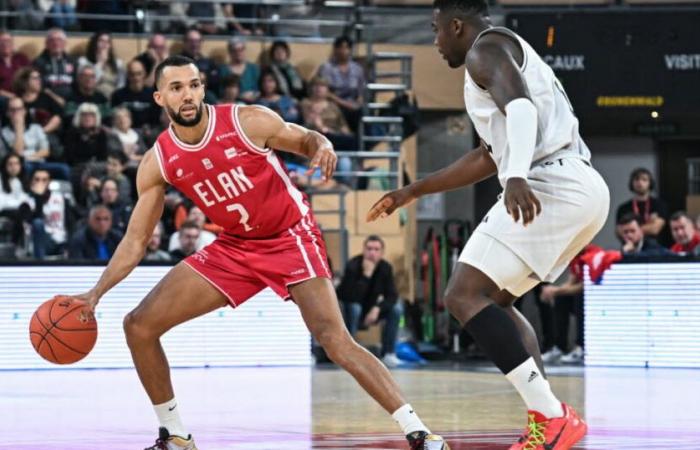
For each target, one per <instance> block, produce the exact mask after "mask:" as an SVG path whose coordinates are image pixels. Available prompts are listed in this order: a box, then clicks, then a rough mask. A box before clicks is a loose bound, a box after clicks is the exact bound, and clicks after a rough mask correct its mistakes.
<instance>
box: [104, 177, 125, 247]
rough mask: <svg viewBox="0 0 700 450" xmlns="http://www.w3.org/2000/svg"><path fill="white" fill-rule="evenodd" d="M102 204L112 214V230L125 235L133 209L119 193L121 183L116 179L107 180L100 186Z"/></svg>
mask: <svg viewBox="0 0 700 450" xmlns="http://www.w3.org/2000/svg"><path fill="white" fill-rule="evenodd" d="M99 200H100V202H98V204H102V205H104V206H106V207H107V208H109V210H110V212H111V213H112V229H113V230H116V231H118V232H119V233H121V234H124V232H125V231H126V226H127V225H128V224H129V218H130V217H131V212H132V207H131V205H130V204H129V203H127V202H125V201H124V200H123V199H122V198H121V196H120V193H119V183H118V182H117V180H115V179H114V178H105V179H104V181H102V185H101V186H100V199H99Z"/></svg>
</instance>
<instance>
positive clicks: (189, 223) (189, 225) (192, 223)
mask: <svg viewBox="0 0 700 450" xmlns="http://www.w3.org/2000/svg"><path fill="white" fill-rule="evenodd" d="M188 228H190V229H192V228H194V229H196V230H201V229H202V227H200V226H199V225H197V222H195V221H194V220H185V221H184V222H182V225H180V231H182V230H186V229H188Z"/></svg>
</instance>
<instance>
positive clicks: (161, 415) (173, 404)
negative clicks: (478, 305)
mask: <svg viewBox="0 0 700 450" xmlns="http://www.w3.org/2000/svg"><path fill="white" fill-rule="evenodd" d="M153 409H154V410H155V412H156V415H157V416H158V421H159V422H160V426H161V427H165V428H167V430H168V432H169V433H170V434H171V435H172V436H180V437H182V438H185V439H187V437H188V436H189V435H190V434H189V433H188V432H187V430H185V426H184V425H183V424H182V420H181V419H180V412H179V409H178V407H177V400H175V398H173V399H172V400H170V401H169V402H165V403H161V404H160V405H153Z"/></svg>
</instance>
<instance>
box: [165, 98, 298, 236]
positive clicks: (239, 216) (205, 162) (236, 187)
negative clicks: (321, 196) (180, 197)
mask: <svg viewBox="0 0 700 450" xmlns="http://www.w3.org/2000/svg"><path fill="white" fill-rule="evenodd" d="M204 107H205V108H207V109H208V111H209V124H208V126H207V130H206V132H205V133H204V137H203V138H202V140H201V141H200V142H199V143H198V144H195V145H190V144H186V143H184V142H182V141H180V140H179V139H178V138H177V136H176V135H175V132H174V131H173V128H172V125H171V126H170V127H168V129H167V130H165V131H163V132H162V133H161V134H160V136H158V139H157V140H156V144H155V146H154V148H155V153H156V156H157V160H158V164H159V166H160V169H161V172H162V174H163V178H165V180H166V181H167V182H168V183H170V184H171V185H173V186H174V187H176V188H177V189H178V190H179V191H180V192H182V193H183V194H184V195H185V196H187V197H188V198H189V199H190V200H192V201H193V202H194V203H195V204H196V205H197V206H199V208H201V210H202V211H203V212H204V214H206V216H207V217H208V218H209V219H210V220H211V221H212V222H214V223H215V224H217V225H219V226H221V227H222V228H223V229H224V231H225V232H226V233H228V234H231V235H234V236H238V237H241V238H264V237H269V236H273V235H276V234H278V233H280V232H282V231H285V230H288V229H290V228H291V227H293V226H294V225H295V224H297V223H298V222H299V221H300V220H301V219H302V217H304V216H305V215H306V214H307V213H308V211H309V203H308V201H307V199H306V197H305V196H304V195H303V194H302V193H301V192H300V191H299V190H298V189H297V188H296V187H295V186H294V184H293V183H292V181H291V180H290V179H289V176H288V175H287V170H286V168H285V166H284V163H282V161H281V160H280V159H279V158H278V157H277V155H275V152H273V151H272V150H271V149H265V148H260V147H258V146H256V145H255V144H254V143H253V142H251V141H250V139H248V137H247V136H246V135H245V133H244V132H243V129H242V128H241V125H240V122H239V120H238V110H239V106H237V105H217V106H212V105H206V104H205V106H204Z"/></svg>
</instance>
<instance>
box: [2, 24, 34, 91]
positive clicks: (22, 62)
mask: <svg viewBox="0 0 700 450" xmlns="http://www.w3.org/2000/svg"><path fill="white" fill-rule="evenodd" d="M28 65H29V58H27V56H26V55H25V54H24V53H20V52H16V51H15V45H14V41H13V39H12V35H11V34H10V32H9V31H7V30H0V96H3V97H14V95H15V94H16V92H13V87H12V83H13V82H14V79H15V74H16V73H17V72H18V71H19V70H20V69H21V68H22V67H26V66H28Z"/></svg>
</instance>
